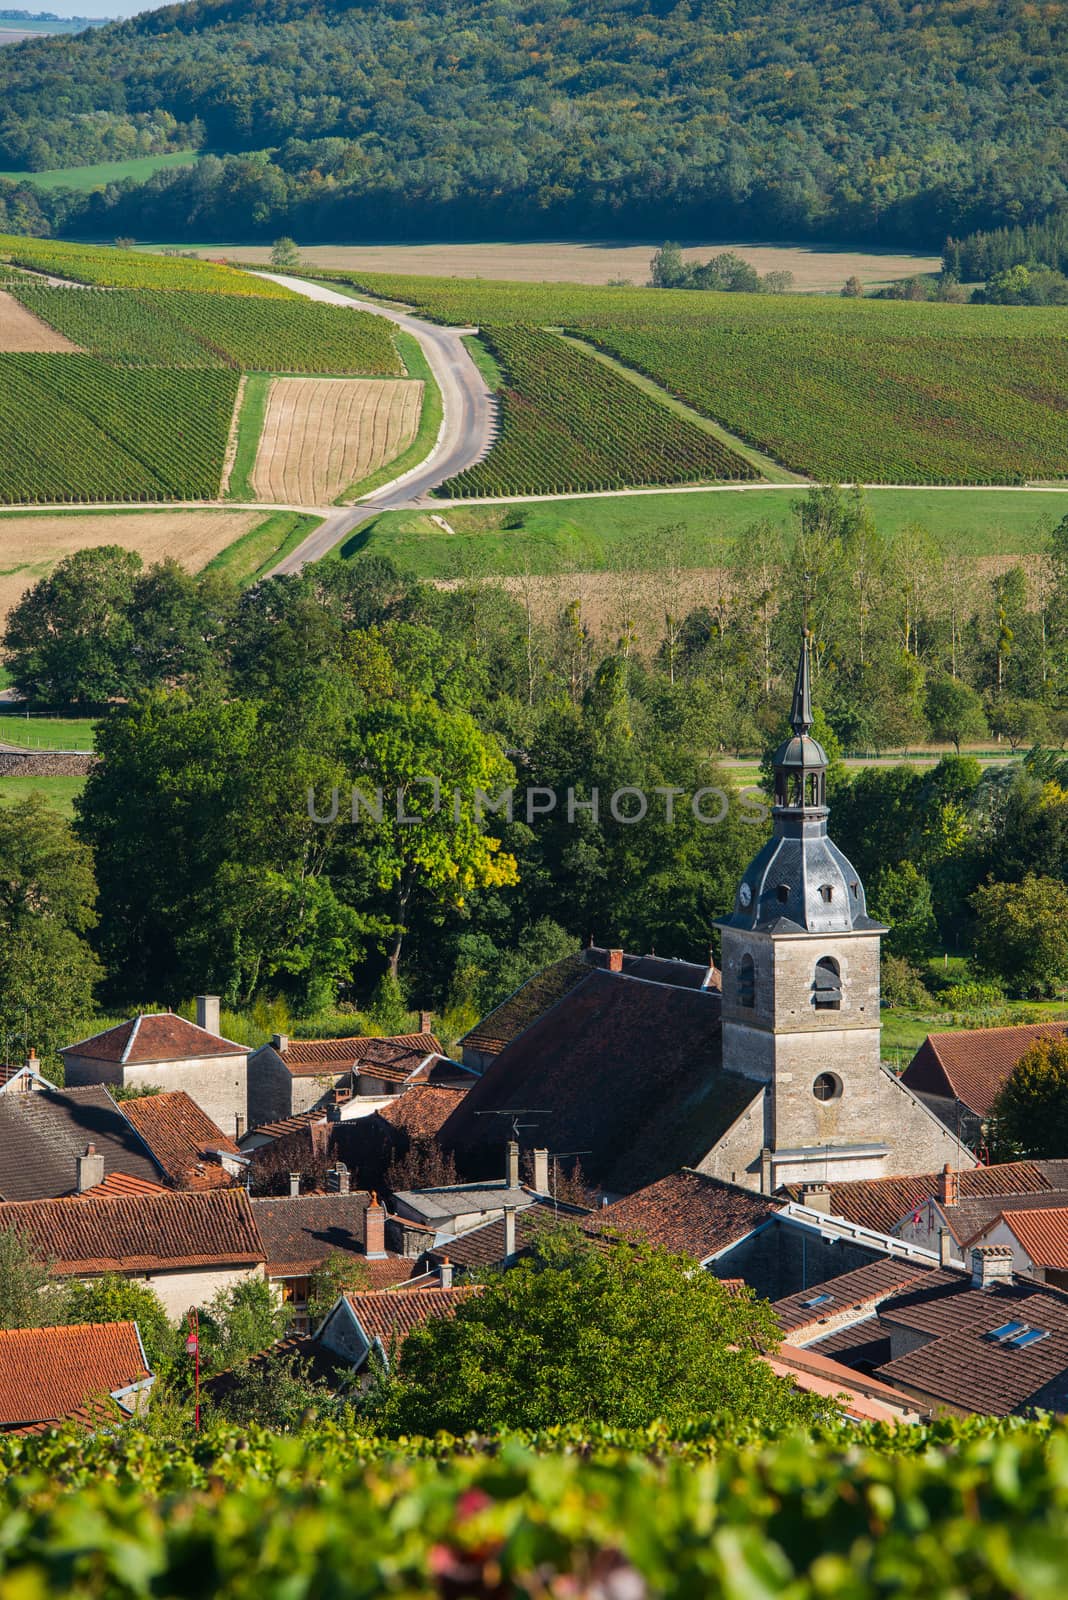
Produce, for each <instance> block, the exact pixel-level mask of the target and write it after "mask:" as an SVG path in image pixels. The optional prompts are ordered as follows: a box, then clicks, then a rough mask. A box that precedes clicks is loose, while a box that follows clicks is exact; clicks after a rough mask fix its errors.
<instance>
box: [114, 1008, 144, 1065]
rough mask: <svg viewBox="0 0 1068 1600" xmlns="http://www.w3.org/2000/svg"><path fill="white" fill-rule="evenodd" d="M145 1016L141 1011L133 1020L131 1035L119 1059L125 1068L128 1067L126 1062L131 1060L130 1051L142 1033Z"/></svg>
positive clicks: (128, 1036)
mask: <svg viewBox="0 0 1068 1600" xmlns="http://www.w3.org/2000/svg"><path fill="white" fill-rule="evenodd" d="M143 1016H144V1012H143V1011H139V1012H138V1013H137V1015H136V1017H135V1018H134V1020H133V1027H132V1028H131V1029H130V1032H129V1034H128V1035H127V1039H126V1043H125V1045H124V1046H123V1050H122V1054H121V1056H120V1057H119V1060H120V1061H121V1062H122V1064H123V1066H125V1065H126V1062H127V1060H128V1059H129V1055H130V1051H131V1049H132V1048H133V1042H134V1040H135V1039H136V1038H137V1035H138V1034H139V1033H140V1031H141V1019H142V1017H143Z"/></svg>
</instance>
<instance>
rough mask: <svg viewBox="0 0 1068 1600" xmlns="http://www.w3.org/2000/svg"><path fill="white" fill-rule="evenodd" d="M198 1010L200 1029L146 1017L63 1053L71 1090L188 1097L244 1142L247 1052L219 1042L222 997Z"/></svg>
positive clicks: (166, 1017)
mask: <svg viewBox="0 0 1068 1600" xmlns="http://www.w3.org/2000/svg"><path fill="white" fill-rule="evenodd" d="M196 1005H197V1020H196V1023H192V1022H186V1020H185V1018H184V1017H177V1016H175V1015H174V1013H173V1012H172V1011H163V1012H149V1013H141V1014H140V1015H138V1016H136V1017H132V1018H131V1019H130V1021H129V1022H120V1023H119V1024H118V1025H117V1026H116V1027H114V1028H107V1029H106V1030H105V1031H104V1032H103V1033H97V1034H94V1035H93V1037H92V1038H90V1039H82V1040H81V1041H80V1042H79V1043H78V1044H71V1045H67V1046H65V1048H64V1049H62V1050H61V1051H60V1052H59V1053H60V1055H61V1056H62V1057H63V1066H64V1071H65V1073H66V1081H67V1084H68V1086H78V1085H81V1084H89V1083H97V1084H106V1085H110V1086H111V1087H112V1088H118V1089H124V1090H129V1089H140V1090H144V1089H149V1088H155V1089H173V1090H177V1089H184V1090H185V1092H186V1093H187V1094H188V1095H189V1097H190V1099H192V1100H195V1101H196V1103H197V1105H198V1106H199V1107H200V1109H201V1110H202V1111H203V1112H204V1114H205V1115H206V1116H208V1117H210V1118H211V1120H212V1122H214V1123H215V1124H217V1126H218V1127H219V1128H221V1129H222V1130H223V1132H224V1133H226V1134H227V1135H229V1136H232V1137H233V1138H235V1139H239V1138H240V1137H241V1135H242V1134H243V1133H244V1132H245V1130H246V1128H247V1126H248V1114H249V1110H248V1050H247V1048H246V1046H245V1045H242V1044H235V1043H234V1041H233V1040H232V1039H223V1038H221V1037H220V1035H219V1000H218V996H216V995H203V994H202V995H198V996H197V1002H196Z"/></svg>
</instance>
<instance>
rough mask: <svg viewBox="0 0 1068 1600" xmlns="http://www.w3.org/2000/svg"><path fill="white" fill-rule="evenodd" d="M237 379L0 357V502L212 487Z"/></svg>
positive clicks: (54, 358) (210, 490)
mask: <svg viewBox="0 0 1068 1600" xmlns="http://www.w3.org/2000/svg"><path fill="white" fill-rule="evenodd" d="M237 385H238V376H237V373H236V372H232V371H230V370H227V369H222V370H217V371H211V370H201V371H194V370H187V371H168V370H165V369H161V368H123V367H117V366H109V365H107V364H106V363H104V362H101V361H97V360H95V359H94V358H93V357H92V356H83V355H10V354H8V355H0V439H2V440H3V452H2V454H0V504H3V505H11V504H19V503H31V504H32V503H51V502H67V503H71V504H76V503H78V502H79V501H88V500H109V499H113V500H134V501H136V500H200V499H212V498H214V497H215V496H217V495H218V493H219V481H220V477H221V474H222V467H223V460H224V457H225V454H226V444H227V438H228V436H229V430H230V421H231V418H232V416H233V410H234V403H235V401H236V398H237Z"/></svg>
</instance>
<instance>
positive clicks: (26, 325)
mask: <svg viewBox="0 0 1068 1600" xmlns="http://www.w3.org/2000/svg"><path fill="white" fill-rule="evenodd" d="M77 349H78V346H77V345H76V344H71V342H70V340H69V339H67V338H64V336H63V334H61V333H57V332H56V330H55V329H54V328H50V327H49V326H48V324H47V323H46V322H41V321H40V319H39V318H38V317H35V316H34V314H33V312H32V311H27V310H26V307H25V306H24V305H20V304H19V302H18V301H17V300H13V299H12V298H11V296H10V295H9V294H4V293H3V291H0V350H3V351H5V352H10V351H24V350H31V351H35V350H77Z"/></svg>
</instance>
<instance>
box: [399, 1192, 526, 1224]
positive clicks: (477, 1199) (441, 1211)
mask: <svg viewBox="0 0 1068 1600" xmlns="http://www.w3.org/2000/svg"><path fill="white" fill-rule="evenodd" d="M394 1198H395V1200H397V1201H399V1202H401V1203H402V1204H403V1205H405V1206H407V1207H408V1209H409V1210H411V1211H414V1212H415V1214H416V1215H417V1216H418V1217H422V1218H424V1219H425V1220H426V1221H427V1222H431V1223H433V1222H438V1221H442V1222H444V1221H447V1220H448V1219H449V1218H450V1217H464V1216H469V1215H470V1214H471V1213H472V1212H473V1211H503V1210H504V1209H505V1208H506V1207H508V1206H514V1207H515V1208H516V1209H517V1210H518V1209H520V1208H521V1207H523V1206H529V1205H531V1204H532V1203H533V1200H534V1195H533V1193H532V1192H531V1191H530V1190H529V1189H523V1188H518V1189H506V1188H505V1187H504V1185H503V1184H499V1185H497V1186H494V1185H493V1184H487V1185H485V1186H481V1185H464V1186H462V1187H460V1188H448V1189H398V1190H397V1191H396V1193H395V1196H394Z"/></svg>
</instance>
